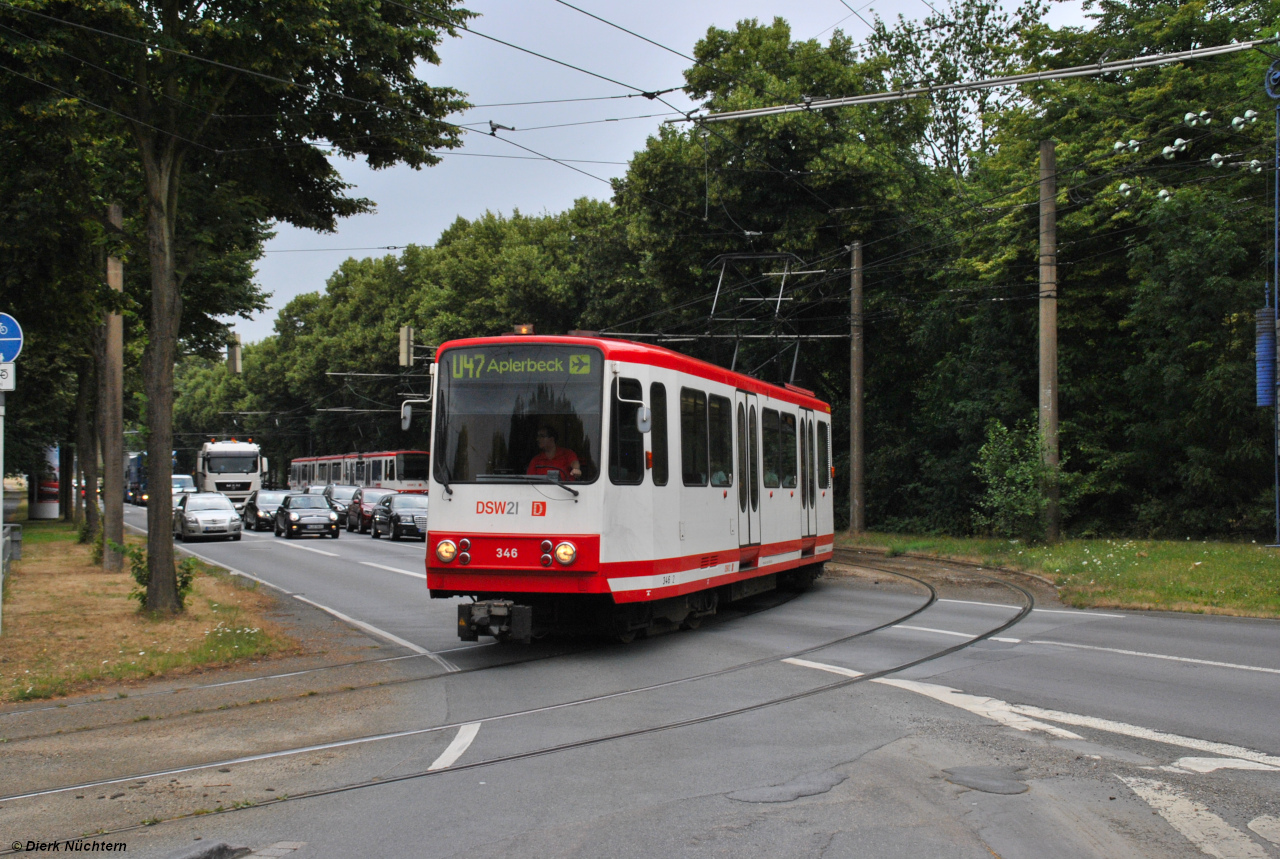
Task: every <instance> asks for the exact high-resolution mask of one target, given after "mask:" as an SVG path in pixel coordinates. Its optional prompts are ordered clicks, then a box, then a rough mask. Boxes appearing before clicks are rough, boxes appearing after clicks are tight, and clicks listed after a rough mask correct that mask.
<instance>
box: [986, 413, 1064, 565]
mask: <svg viewBox="0 0 1280 859" xmlns="http://www.w3.org/2000/svg"><path fill="white" fill-rule="evenodd" d="M973 471H974V474H976V475H977V476H978V478H979V479H980V480H981V481H982V484H983V486H984V487H985V491H984V493H983V495H982V498H981V499H980V500H979V501H978V509H977V510H975V511H974V514H973V524H974V525H975V527H977V528H978V529H979V531H984V532H986V533H989V534H992V535H994V536H997V537H1020V538H1022V539H1024V540H1040V539H1043V537H1044V511H1045V507H1046V506H1047V504H1048V493H1047V492H1046V489H1047V485H1048V482H1049V480H1051V479H1053V478H1054V476H1055V475H1054V474H1053V473H1052V472H1051V471H1050V469H1049V468H1048V466H1046V465H1045V464H1044V441H1043V439H1042V437H1041V435H1040V431H1039V430H1038V429H1036V427H1035V425H1034V424H1032V423H1031V422H1029V421H1024V422H1022V423H1019V424H1018V425H1017V426H1016V427H1015V428H1014V429H1012V430H1011V429H1009V428H1008V427H1006V426H1005V425H1004V424H1002V423H1000V422H999V421H995V420H993V421H991V422H990V423H988V424H987V440H986V442H985V443H984V444H983V445H982V447H981V448H979V449H978V461H977V462H975V463H974V469H973Z"/></svg>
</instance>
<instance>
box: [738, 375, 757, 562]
mask: <svg viewBox="0 0 1280 859" xmlns="http://www.w3.org/2000/svg"><path fill="white" fill-rule="evenodd" d="M735 399H736V403H735V405H734V423H735V425H736V431H735V433H734V439H735V442H736V443H735V447H736V448H737V453H738V459H737V466H738V545H740V546H754V545H758V544H759V543H760V412H759V409H758V398H757V397H756V395H755V394H749V393H747V392H746V391H738V392H737V394H736V395H735Z"/></svg>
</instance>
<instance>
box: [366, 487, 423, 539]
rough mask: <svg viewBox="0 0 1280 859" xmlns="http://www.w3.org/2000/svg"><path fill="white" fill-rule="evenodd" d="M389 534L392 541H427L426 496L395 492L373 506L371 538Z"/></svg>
mask: <svg viewBox="0 0 1280 859" xmlns="http://www.w3.org/2000/svg"><path fill="white" fill-rule="evenodd" d="M383 534H390V535H391V539H392V540H399V539H400V538H401V537H421V538H422V539H423V540H426V539H427V496H425V495H420V494H418V493H408V492H397V493H395V494H394V495H388V496H386V497H385V498H382V499H380V500H379V501H378V503H377V504H375V505H374V506H373V538H374V539H375V540H376V539H378V538H379V537H381V536H382V535H383Z"/></svg>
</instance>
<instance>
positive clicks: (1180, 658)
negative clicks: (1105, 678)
mask: <svg viewBox="0 0 1280 859" xmlns="http://www.w3.org/2000/svg"><path fill="white" fill-rule="evenodd" d="M1027 643H1028V644H1052V645H1054V646H1055V647H1071V648H1074V649H1076V650H1100V651H1102V652H1104V653H1118V654H1120V655H1121V656H1141V657H1142V658H1144V659H1165V660H1168V661H1169V662H1190V663H1191V664H1193V665H1208V666H1211V667H1213V668H1236V669H1239V670H1240V671H1260V672H1262V673H1264V674H1280V668H1263V667H1261V666H1259V665H1240V664H1239V663H1236V662H1215V661H1213V660H1212V659H1192V658H1191V657H1190V656H1168V655H1166V654H1164V653H1145V652H1143V651H1141V650H1121V649H1119V648H1117V647H1098V646H1096V645H1092V644H1071V643H1070V642H1066V641H1049V640H1047V639H1042V638H1038V639H1036V640H1035V641H1028V642H1027Z"/></svg>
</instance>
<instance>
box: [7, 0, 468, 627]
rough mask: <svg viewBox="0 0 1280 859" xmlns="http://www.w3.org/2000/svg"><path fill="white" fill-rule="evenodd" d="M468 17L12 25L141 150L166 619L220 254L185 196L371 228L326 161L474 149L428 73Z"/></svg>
mask: <svg viewBox="0 0 1280 859" xmlns="http://www.w3.org/2000/svg"><path fill="white" fill-rule="evenodd" d="M465 17H466V13H464V12H461V11H458V10H456V9H454V7H453V3H452V2H451V0H411V2H409V3H406V4H395V5H376V4H370V3H367V2H364V0H330V2H324V3H298V2H287V3H284V4H274V5H272V6H271V7H270V8H268V7H263V6H261V5H258V4H252V3H249V4H246V3H242V2H237V0H229V2H214V3H203V4H198V5H190V4H184V3H178V2H165V3H160V4H158V5H152V4H144V3H139V2H129V0H122V2H115V3H111V4H108V5H106V6H102V5H99V4H88V3H83V2H77V3H57V4H55V3H52V2H48V0H25V2H21V3H16V4H11V5H9V6H6V7H5V8H4V10H3V12H2V13H0V23H3V24H5V25H6V26H7V27H9V28H11V29H12V30H17V31H19V32H21V33H22V34H23V35H24V36H26V37H27V38H29V39H30V42H29V43H28V44H25V45H19V44H17V43H12V44H11V45H10V52H9V59H10V61H11V62H13V63H14V64H17V65H20V67H21V69H23V70H24V72H25V73H26V74H28V75H29V77H31V78H34V79H35V80H37V81H39V82H41V83H44V84H45V85H47V86H49V87H50V88H52V89H54V90H56V91H59V92H61V93H63V94H66V95H70V96H72V97H75V98H78V99H82V100H84V102H85V103H86V104H92V105H95V106H97V107H98V108H99V109H100V110H102V111H103V112H104V113H105V114H106V116H107V117H111V118H112V119H111V120H104V121H111V122H113V123H115V124H116V125H117V127H118V129H119V131H120V133H121V134H123V135H127V137H128V138H129V140H130V142H131V147H130V148H131V151H132V152H133V153H134V155H135V156H136V157H137V159H138V163H139V165H140V172H141V185H142V188H143V192H144V193H143V195H142V197H141V201H142V205H141V206H140V207H139V211H138V214H139V215H140V216H141V217H142V219H143V220H144V221H145V223H146V260H147V263H148V273H149V276H150V289H149V296H148V297H149V307H150V328H149V339H148V347H147V350H146V354H145V358H144V365H145V367H144V380H145V388H146V395H147V403H148V412H147V414H148V422H149V446H150V454H151V455H150V461H151V462H152V463H153V466H154V470H155V471H156V472H157V473H155V474H154V475H152V480H153V482H154V483H155V484H156V488H157V492H156V493H155V498H154V501H155V503H154V504H152V505H151V507H150V509H149V514H148V526H149V536H148V563H149V564H150V567H151V571H152V575H151V576H150V580H149V584H148V593H147V606H148V608H150V609H152V610H156V611H163V612H172V611H176V610H177V609H178V608H179V604H178V600H177V593H176V586H175V583H174V577H173V568H174V567H173V548H172V545H171V544H170V543H169V542H168V540H167V534H168V532H169V523H168V517H169V507H170V505H169V488H168V487H169V480H168V476H169V474H168V472H169V470H170V469H169V451H170V449H171V447H172V409H173V367H174V364H175V361H176V359H177V357H178V352H177V341H178V337H179V335H180V332H181V327H182V319H183V303H184V292H183V286H184V283H185V282H186V280H187V278H188V277H190V276H191V275H192V273H193V272H194V271H196V270H197V269H198V268H199V266H200V265H201V260H205V261H206V262H207V259H208V255H207V250H208V249H209V247H210V246H211V244H213V243H212V242H207V241H204V240H203V239H202V238H201V236H200V235H199V234H198V231H197V234H196V235H192V231H191V229H190V227H191V225H190V223H189V222H188V221H187V220H186V218H185V216H184V211H186V210H187V208H188V206H187V205H186V202H185V201H186V200H187V197H186V196H184V195H185V194H189V193H195V192H200V191H203V192H205V193H208V194H212V195H213V199H212V200H211V202H214V203H217V204H220V205H222V206H223V207H224V215H225V220H224V221H223V222H222V223H224V224H226V225H227V226H228V228H229V229H231V230H233V231H244V230H245V229H246V225H247V226H248V229H249V231H250V232H252V230H253V229H255V228H257V229H260V226H259V225H261V224H263V223H265V222H267V221H268V220H271V219H279V220H284V221H288V222H290V223H293V224H295V225H298V226H304V227H309V228H313V229H332V228H333V224H334V221H335V219H336V218H338V217H341V216H344V215H350V214H354V213H356V212H360V211H366V210H367V209H368V208H369V205H370V204H369V203H368V201H364V200H358V199H352V198H350V197H347V196H346V195H345V193H344V191H345V190H346V186H345V185H344V184H343V183H342V181H341V179H340V178H339V176H338V174H337V171H336V170H335V169H334V167H333V166H332V165H331V164H330V163H329V162H328V161H327V160H326V158H325V152H326V150H332V151H336V152H338V153H341V154H343V155H347V156H357V155H360V156H364V157H365V158H366V159H367V160H368V162H369V163H370V164H371V165H372V166H373V167H375V168H377V167H385V166H388V165H391V164H395V163H398V162H405V163H408V164H411V165H413V166H422V165H430V164H433V163H435V162H436V161H437V160H438V159H437V156H435V155H433V154H432V150H433V149H436V148H438V147H441V146H452V145H456V142H457V133H456V131H455V130H454V129H453V128H452V127H450V126H446V125H445V124H444V123H442V122H441V117H443V116H444V115H445V114H447V113H448V112H450V111H451V110H455V109H457V108H458V107H460V106H461V104H462V102H461V99H460V98H458V96H457V94H456V93H455V92H453V91H452V90H448V89H439V88H432V87H430V86H427V85H426V84H424V83H423V82H422V81H421V80H419V79H418V78H417V76H416V73H415V72H416V66H417V63H418V62H419V61H420V60H421V61H427V62H433V63H434V62H437V61H438V57H437V55H436V53H435V47H436V45H437V44H438V42H439V40H440V38H441V36H442V34H443V33H446V32H447V33H452V32H453V29H454V27H455V26H456V25H457V24H459V23H460V22H461V21H463V20H464V19H465ZM88 58H91V59H88ZM322 141H327V143H323V142H322ZM204 223H205V225H206V229H212V222H209V221H205V222H204Z"/></svg>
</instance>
